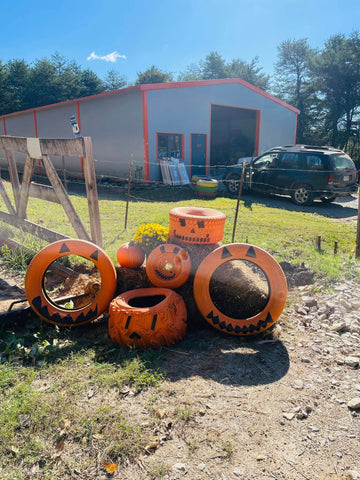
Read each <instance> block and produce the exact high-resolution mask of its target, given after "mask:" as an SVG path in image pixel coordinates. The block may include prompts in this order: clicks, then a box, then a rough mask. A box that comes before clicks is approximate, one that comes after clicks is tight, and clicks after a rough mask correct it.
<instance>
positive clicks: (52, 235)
mask: <svg viewBox="0 0 360 480" xmlns="http://www.w3.org/2000/svg"><path fill="white" fill-rule="evenodd" d="M0 221H2V222H4V223H8V224H9V225H13V226H14V227H18V228H21V229H22V230H24V231H25V232H27V233H31V234H32V235H35V236H37V237H39V238H42V239H43V240H46V241H47V242H49V243H52V242H56V241H57V240H63V239H66V238H71V237H69V236H68V235H63V234H62V233H58V232H55V231H54V230H51V229H49V228H46V227H41V226H40V225H37V224H36V223H33V222H30V221H29V220H24V219H22V218H19V217H16V216H14V215H10V214H9V213H6V212H2V211H1V210H0Z"/></svg>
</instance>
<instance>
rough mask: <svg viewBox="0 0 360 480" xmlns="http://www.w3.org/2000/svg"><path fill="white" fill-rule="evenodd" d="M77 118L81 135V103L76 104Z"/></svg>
mask: <svg viewBox="0 0 360 480" xmlns="http://www.w3.org/2000/svg"><path fill="white" fill-rule="evenodd" d="M76 116H77V121H78V126H79V130H80V133H81V117H80V103H79V101H77V102H76Z"/></svg>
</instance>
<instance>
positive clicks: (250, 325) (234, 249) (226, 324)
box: [194, 243, 287, 335]
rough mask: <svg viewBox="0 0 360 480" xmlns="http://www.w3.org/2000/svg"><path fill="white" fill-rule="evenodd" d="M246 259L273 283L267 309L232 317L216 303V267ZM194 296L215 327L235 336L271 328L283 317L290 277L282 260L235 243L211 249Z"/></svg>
mask: <svg viewBox="0 0 360 480" xmlns="http://www.w3.org/2000/svg"><path fill="white" fill-rule="evenodd" d="M232 260H245V261H247V262H250V263H253V264H254V265H255V266H257V267H259V268H260V269H261V270H262V272H263V273H264V275H265V277H266V279H267V282H268V285H269V298H268V301H267V303H266V305H265V308H264V309H263V310H262V311H261V312H259V313H257V314H256V315H254V316H253V317H251V318H231V317H229V316H227V315H225V314H224V313H223V312H221V311H220V310H219V308H217V306H215V304H214V303H213V300H212V298H211V292H210V282H211V278H212V276H213V274H214V272H215V270H216V269H217V268H218V267H220V266H221V265H223V264H224V263H225V262H228V261H232ZM194 297H195V301H196V304H197V307H198V309H199V311H200V312H201V314H202V316H203V317H204V318H205V320H206V321H207V322H208V323H210V325H211V326H213V327H215V328H217V329H218V330H221V331H223V332H225V333H230V334H231V335H253V334H256V333H260V332H262V331H264V330H266V329H268V328H269V327H270V326H271V325H273V324H274V323H275V322H276V320H277V319H278V318H279V316H280V314H281V312H282V311H283V309H284V307H285V303H286V297H287V283H286V277H285V275H284V272H283V270H282V268H281V266H280V265H279V264H278V262H277V261H276V260H275V259H274V258H273V257H272V256H271V255H270V254H269V253H267V252H265V250H263V249H261V248H259V247H255V246H254V245H249V244H242V243H233V244H230V245H224V246H222V247H219V248H217V249H216V250H214V251H213V252H211V253H210V254H209V255H208V256H207V257H205V258H204V260H203V261H202V262H201V264H200V266H199V268H198V270H197V272H196V274H195V279H194Z"/></svg>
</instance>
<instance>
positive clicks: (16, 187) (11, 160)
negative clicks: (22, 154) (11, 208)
mask: <svg viewBox="0 0 360 480" xmlns="http://www.w3.org/2000/svg"><path fill="white" fill-rule="evenodd" d="M5 156H6V160H7V162H8V166H9V175H10V180H11V185H12V189H13V194H14V199H15V205H16V208H19V199H20V182H19V174H18V170H17V167H16V160H15V155H14V152H11V151H10V150H5Z"/></svg>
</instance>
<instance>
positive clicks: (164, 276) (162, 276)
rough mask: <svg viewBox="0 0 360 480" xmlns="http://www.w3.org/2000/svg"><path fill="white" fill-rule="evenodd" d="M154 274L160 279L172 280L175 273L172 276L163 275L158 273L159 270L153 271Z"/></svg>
mask: <svg viewBox="0 0 360 480" xmlns="http://www.w3.org/2000/svg"><path fill="white" fill-rule="evenodd" d="M155 273H156V275H157V276H158V277H160V278H162V279H163V280H172V279H173V278H175V277H176V273H174V274H173V275H165V274H164V273H162V272H160V270H155Z"/></svg>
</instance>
